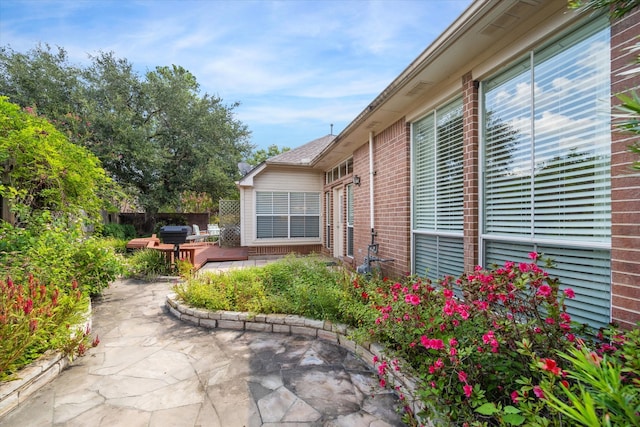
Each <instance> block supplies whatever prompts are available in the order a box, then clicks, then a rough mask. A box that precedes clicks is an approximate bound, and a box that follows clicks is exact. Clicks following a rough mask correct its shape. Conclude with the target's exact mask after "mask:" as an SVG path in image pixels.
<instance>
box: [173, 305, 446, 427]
mask: <svg viewBox="0 0 640 427" xmlns="http://www.w3.org/2000/svg"><path fill="white" fill-rule="evenodd" d="M166 306H167V308H168V310H169V312H170V313H171V314H172V315H173V316H175V317H176V318H178V319H180V320H182V321H184V322H187V323H191V324H192V325H195V326H200V327H204V328H208V329H216V328H220V329H231V330H236V331H254V332H272V333H282V334H287V335H303V336H307V337H311V338H316V339H320V340H324V341H328V342H331V343H333V344H336V345H338V346H340V347H342V348H344V349H346V350H348V351H350V352H351V353H353V354H355V355H357V356H359V357H360V358H361V359H362V360H363V361H364V363H365V364H366V365H367V366H368V367H369V368H370V369H371V370H373V371H374V372H375V371H376V370H377V369H376V365H375V364H374V363H373V358H374V356H377V357H378V358H379V359H382V358H386V356H385V354H384V348H383V347H382V346H381V345H380V344H378V343H365V344H358V343H356V342H355V341H353V340H350V339H348V338H347V335H348V334H349V333H350V332H351V331H352V330H351V329H349V328H348V327H347V326H346V325H343V324H340V323H333V322H330V321H327V320H315V319H308V318H306V317H302V316H296V315H290V314H252V313H247V312H238V311H223V310H218V311H210V310H206V309H198V308H193V307H190V306H188V305H186V304H183V303H181V302H180V301H179V300H178V296H177V295H176V294H175V293H170V294H168V295H167V299H166ZM390 374H391V375H392V376H393V385H394V386H395V387H398V388H397V389H396V390H397V391H398V392H400V393H403V394H404V395H405V396H406V397H407V403H408V404H410V405H411V406H412V410H413V413H414V414H417V413H419V412H420V411H421V410H422V408H423V407H422V405H421V403H420V402H419V401H416V400H415V399H413V398H411V396H415V395H416V380H415V379H413V378H411V377H409V376H407V375H405V374H402V373H400V372H394V371H391V372H390ZM423 422H424V423H425V425H431V426H432V425H433V423H432V421H431V420H423Z"/></svg>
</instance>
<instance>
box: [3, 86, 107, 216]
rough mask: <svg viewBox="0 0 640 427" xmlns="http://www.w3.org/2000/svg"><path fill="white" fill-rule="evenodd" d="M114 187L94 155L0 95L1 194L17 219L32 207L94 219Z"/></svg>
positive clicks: (98, 214)
mask: <svg viewBox="0 0 640 427" xmlns="http://www.w3.org/2000/svg"><path fill="white" fill-rule="evenodd" d="M115 189H116V188H115V186H114V184H113V181H112V180H111V179H110V178H108V177H107V175H106V173H105V171H104V169H103V168H102V167H101V166H100V161H99V160H98V158H97V157H96V156H94V155H93V154H91V153H90V152H89V151H88V150H86V149H85V148H83V147H80V146H78V145H75V144H73V143H71V142H69V141H68V140H67V138H66V137H65V136H64V135H63V134H62V133H61V132H59V131H58V130H57V129H56V128H55V127H54V126H53V125H51V124H50V123H49V122H48V121H46V120H45V119H44V118H42V117H38V116H37V115H36V114H35V113H34V112H33V111H32V110H30V109H27V110H26V111H21V110H20V107H18V106H17V105H15V104H12V103H10V102H8V101H7V98H6V97H0V196H2V197H3V198H5V199H7V200H9V201H10V203H11V205H12V206H13V207H14V208H16V209H18V208H22V211H21V212H20V211H18V216H19V218H18V220H21V219H24V217H26V216H27V215H28V214H29V213H31V212H34V211H52V212H57V213H64V214H69V215H74V216H79V215H81V214H82V215H87V216H88V218H89V219H94V220H98V219H99V218H101V217H100V211H101V209H103V208H106V207H107V205H106V202H105V201H106V200H108V199H109V197H106V196H108V195H109V194H110V192H111V191H114V190H115ZM20 216H22V217H20Z"/></svg>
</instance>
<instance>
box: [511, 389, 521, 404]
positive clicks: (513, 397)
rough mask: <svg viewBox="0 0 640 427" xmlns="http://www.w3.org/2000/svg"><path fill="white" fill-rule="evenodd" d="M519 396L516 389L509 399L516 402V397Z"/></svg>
mask: <svg viewBox="0 0 640 427" xmlns="http://www.w3.org/2000/svg"><path fill="white" fill-rule="evenodd" d="M519 397H520V395H519V394H518V392H517V391H514V392H512V393H511V400H512V401H513V403H518V398H519Z"/></svg>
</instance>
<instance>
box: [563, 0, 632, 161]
mask: <svg viewBox="0 0 640 427" xmlns="http://www.w3.org/2000/svg"><path fill="white" fill-rule="evenodd" d="M568 1H569V7H570V8H572V9H578V8H584V9H585V10H592V11H598V10H602V9H608V10H609V16H610V17H611V19H619V18H622V17H624V16H625V15H627V14H629V13H630V12H632V11H633V10H634V9H636V8H638V7H640V0H568ZM631 51H632V52H634V53H637V55H636V60H635V63H636V64H638V66H637V67H635V68H634V69H632V70H629V73H640V42H637V43H636V44H635V45H634V46H633V47H632V49H631ZM618 99H619V100H620V102H621V104H620V105H619V106H617V107H616V110H617V111H618V114H616V115H614V117H615V118H617V119H618V121H617V123H616V124H617V126H618V128H619V129H621V130H623V131H627V132H631V133H633V134H636V135H640V94H638V93H637V92H636V91H630V92H629V93H628V94H618ZM629 151H631V152H632V153H635V154H639V155H640V142H634V143H633V144H631V145H630V146H629ZM632 167H633V168H634V169H636V170H640V160H636V161H635V162H634V163H633V166H632Z"/></svg>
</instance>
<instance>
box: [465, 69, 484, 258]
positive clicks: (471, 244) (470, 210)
mask: <svg viewBox="0 0 640 427" xmlns="http://www.w3.org/2000/svg"><path fill="white" fill-rule="evenodd" d="M462 93H463V108H464V111H463V120H464V122H463V126H464V131H463V132H464V136H463V138H464V142H463V144H464V146H463V150H464V171H463V174H464V208H463V209H464V269H465V271H473V268H474V267H475V266H476V265H477V264H478V227H479V223H478V214H479V210H478V203H479V199H478V191H479V189H478V185H479V181H478V180H479V178H478V159H479V157H478V156H479V146H480V143H479V132H478V128H479V120H478V85H477V84H476V82H475V81H473V78H472V76H471V73H468V74H466V75H465V76H463V78H462Z"/></svg>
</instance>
